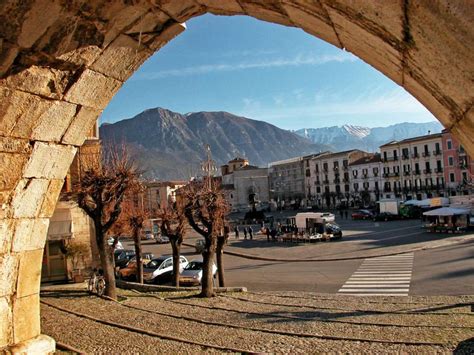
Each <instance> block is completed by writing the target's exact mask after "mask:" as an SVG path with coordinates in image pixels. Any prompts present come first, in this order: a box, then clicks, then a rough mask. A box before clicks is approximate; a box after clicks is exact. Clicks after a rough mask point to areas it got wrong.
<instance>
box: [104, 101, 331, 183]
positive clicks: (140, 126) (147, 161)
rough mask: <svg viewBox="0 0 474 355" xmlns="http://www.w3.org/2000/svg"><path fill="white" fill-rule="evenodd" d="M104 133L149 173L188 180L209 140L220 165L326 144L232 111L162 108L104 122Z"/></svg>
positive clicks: (258, 161) (272, 158)
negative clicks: (181, 111)
mask: <svg viewBox="0 0 474 355" xmlns="http://www.w3.org/2000/svg"><path fill="white" fill-rule="evenodd" d="M100 137H101V139H102V140H103V141H104V142H107V141H113V142H115V143H121V142H125V143H127V144H128V145H129V146H130V147H131V149H132V153H134V155H135V156H136V157H137V159H138V160H139V161H140V164H141V166H142V167H143V169H145V171H146V175H148V176H149V177H152V178H157V179H187V178H189V177H191V176H194V175H196V174H199V173H200V162H201V161H202V160H203V159H205V157H206V151H205V145H206V144H209V145H210V146H211V151H212V156H213V159H214V160H215V161H216V164H217V166H220V165H222V164H225V163H226V162H227V161H229V160H231V159H233V158H235V157H245V158H247V159H249V161H250V164H252V165H259V166H266V165H267V164H268V163H270V162H272V161H277V160H282V159H288V158H291V157H296V156H300V155H306V154H312V153H317V152H320V151H323V150H327V148H328V147H327V146H325V145H322V144H318V143H312V142H311V141H310V140H308V139H306V138H304V137H300V136H299V135H297V134H295V133H293V132H290V131H286V130H283V129H280V128H278V127H275V126H273V125H271V124H269V123H266V122H262V121H256V120H252V119H249V118H244V117H239V116H235V115H233V114H230V113H228V112H194V113H188V114H186V115H183V114H179V113H176V112H172V111H169V110H166V109H163V108H154V109H149V110H146V111H143V112H142V113H140V114H138V115H136V116H135V117H133V118H130V119H126V120H123V121H120V122H117V123H113V124H106V125H102V126H101V127H100Z"/></svg>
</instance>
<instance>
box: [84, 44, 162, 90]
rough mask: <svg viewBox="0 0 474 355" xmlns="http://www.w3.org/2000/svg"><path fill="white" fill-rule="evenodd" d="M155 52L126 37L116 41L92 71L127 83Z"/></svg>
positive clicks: (102, 55)
mask: <svg viewBox="0 0 474 355" xmlns="http://www.w3.org/2000/svg"><path fill="white" fill-rule="evenodd" d="M152 54H153V52H152V51H151V50H150V49H148V48H147V47H145V46H143V45H142V44H140V43H138V42H137V41H135V40H134V39H132V38H131V37H129V36H126V35H120V36H119V37H117V39H116V40H114V41H113V42H112V43H111V44H110V45H109V46H108V47H107V48H106V49H105V50H104V52H103V53H102V54H101V55H100V57H99V58H98V59H97V61H95V62H94V64H93V65H92V67H91V69H92V70H94V71H96V72H99V73H102V74H104V75H106V76H108V77H112V78H115V79H117V80H120V81H125V80H127V79H128V77H129V76H130V75H131V74H132V73H134V72H135V71H136V70H137V69H138V67H139V66H140V65H141V64H142V63H143V62H144V61H145V60H146V59H147V58H148V57H150V56H151V55H152Z"/></svg>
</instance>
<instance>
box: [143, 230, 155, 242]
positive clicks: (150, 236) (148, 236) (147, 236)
mask: <svg viewBox="0 0 474 355" xmlns="http://www.w3.org/2000/svg"><path fill="white" fill-rule="evenodd" d="M140 238H141V239H145V240H152V239H154V236H153V233H152V232H150V231H145V232H144V233H143V234H142V235H141V237H140Z"/></svg>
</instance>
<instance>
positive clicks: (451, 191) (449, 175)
mask: <svg viewBox="0 0 474 355" xmlns="http://www.w3.org/2000/svg"><path fill="white" fill-rule="evenodd" d="M441 137H442V147H443V148H442V149H443V162H444V180H445V182H446V192H447V195H448V196H456V195H469V194H473V193H474V161H473V159H472V158H471V157H469V155H467V153H466V151H465V150H464V148H463V147H462V145H460V144H459V142H458V141H457V140H456V139H454V137H453V136H452V135H451V133H450V132H449V131H448V130H443V132H442V133H441Z"/></svg>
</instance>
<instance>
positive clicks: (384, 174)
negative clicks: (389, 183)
mask: <svg viewBox="0 0 474 355" xmlns="http://www.w3.org/2000/svg"><path fill="white" fill-rule="evenodd" d="M388 175H390V174H388V173H383V174H382V176H383V177H384V178H386V177H388Z"/></svg>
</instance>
